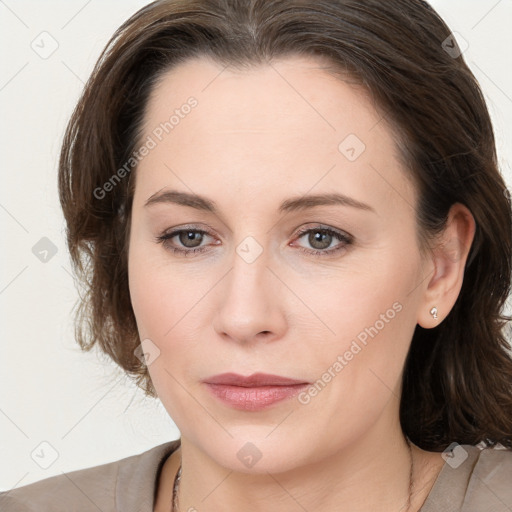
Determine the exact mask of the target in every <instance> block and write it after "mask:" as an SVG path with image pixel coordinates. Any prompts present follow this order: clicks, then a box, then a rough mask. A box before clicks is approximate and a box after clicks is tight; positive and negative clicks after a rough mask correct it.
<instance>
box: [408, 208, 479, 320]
mask: <svg viewBox="0 0 512 512" xmlns="http://www.w3.org/2000/svg"><path fill="white" fill-rule="evenodd" d="M474 235H475V220H474V218H473V215H472V214H471V212H470V211H469V210H468V208H467V207H466V206H464V205H462V204H460V203H455V204H454V205H452V207H451V208H450V211H449V213H448V218H447V220H446V226H445V229H444V231H443V233H442V234H441V235H440V236H439V241H438V243H437V245H436V246H435V248H434V249H433V252H432V258H433V261H432V262H433V263H434V272H433V276H432V277H431V278H430V280H427V281H426V282H428V285H427V287H426V289H425V290H424V294H423V300H422V301H421V304H420V311H419V312H418V320H417V322H418V324H419V325H420V326H421V327H424V328H426V329H431V328H433V327H436V326H438V325H439V324H440V323H441V322H442V321H443V320H444V318H446V317H447V316H448V314H449V312H450V311H451V309H452V307H453V305H454V304H455V302H456V300H457V297H458V296H459V293H460V290H461V288H462V282H463V279H464V269H465V265H466V261H467V257H468V254H469V250H470V248H471V244H472V243H473V238H474Z"/></svg>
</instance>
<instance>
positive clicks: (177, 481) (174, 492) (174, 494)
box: [171, 437, 414, 512]
mask: <svg viewBox="0 0 512 512" xmlns="http://www.w3.org/2000/svg"><path fill="white" fill-rule="evenodd" d="M405 440H406V441H407V447H408V448H409V460H410V463H411V469H410V471H409V496H408V498H407V509H406V512H410V509H411V499H412V490H413V470H414V459H413V456H412V448H411V442H410V441H409V438H408V437H406V438H405ZM180 480H181V463H180V468H179V469H178V472H177V473H176V476H175V477H174V484H173V486H172V508H171V512H179V510H180V509H179V503H178V488H179V486H180ZM402 508H403V507H402ZM400 510H402V509H400Z"/></svg>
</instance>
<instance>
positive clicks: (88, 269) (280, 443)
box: [1, 0, 512, 512]
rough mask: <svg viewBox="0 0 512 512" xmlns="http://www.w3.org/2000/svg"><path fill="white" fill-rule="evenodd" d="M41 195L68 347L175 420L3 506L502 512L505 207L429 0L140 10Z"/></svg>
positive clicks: (173, 5) (175, 5)
mask: <svg viewBox="0 0 512 512" xmlns="http://www.w3.org/2000/svg"><path fill="white" fill-rule="evenodd" d="M59 192H60V198H61V204H62V208H63V211H64V215H65V218H66V221H67V227H68V231H67V237H68V244H69V249H70V252H71V255H72V258H73V261H74V263H75V270H76V272H77V273H78V274H79V275H80V276H81V278H82V279H83V281H84V283H85V284H86V286H87V287H88V288H87V289H88V295H87V296H86V297H85V298H84V302H83V303H82V304H81V309H80V310H79V315H78V317H77V325H78V341H79V343H80V344H81V346H82V348H84V349H90V348H91V347H92V346H94V345H95V344H97V345H99V347H100V348H101V349H102V350H103V351H104V352H105V353H107V354H109V355H110V356H111V357H112V359H113V360H114V361H116V362H117V363H118V364H119V365H120V366H121V367H122V368H123V369H124V370H125V371H126V372H127V373H128V374H129V375H132V376H134V377H135V378H136V380H137V383H138V384H139V385H140V386H141V387H142V388H143V389H144V390H145V392H146V393H147V394H148V395H149V396H153V397H158V398H159V399H160V400H161V401H162V403H163V405H164V406H165V408H166V410H167V411H168V413H169V415H170V416H171V417H172V419H173V420H174V422H175V423H176V425H177V426H178V428H179V429H180V433H181V437H180V439H179V440H177V441H172V442H169V443H165V444H163V445H160V446H157V447H155V448H153V449H151V450H149V451H147V452H144V453H142V454H138V455H134V456H132V457H129V458H126V459H122V460H120V461H115V462H112V463H110V464H105V465H102V466H97V467H93V468H88V469H85V470H79V471H75V472H72V473H69V474H67V475H61V476H56V477H51V478H49V479H46V480H43V481H40V482H37V483H34V484H30V485H28V486H25V487H22V488H19V489H15V490H13V491H11V492H9V493H4V494H3V496H1V498H2V500H3V505H2V510H6V511H9V510H21V509H23V510H52V511H55V510H84V511H85V510H93V509H99V510H103V511H107V510H119V511H121V510H122V511H123V512H125V511H133V512H135V511H137V510H151V511H156V512H168V511H178V510H179V511H194V510H197V511H218V510H227V511H231V510H251V511H260V510H265V511H285V512H286V511H294V510H308V511H313V510H324V511H337V510H341V509H343V510H350V511H351V512H359V511H363V510H364V511H367V510H379V511H384V512H387V511H390V512H391V511H404V512H405V511H407V512H417V511H422V512H432V511H438V510H443V511H462V510H463V511H469V510H471V511H483V510H492V511H495V512H497V511H506V510H510V509H511V508H512V491H511V486H510V482H511V481H512V453H511V449H512V359H511V356H510V353H509V346H508V344H507V341H506V339H505V333H504V328H505V320H507V317H506V316H505V315H504V314H503V306H504V303H505V300H506V298H507V296H508V293H509V291H510V281H511V260H512V243H511V240H512V235H511V232H512V213H511V204H510V196H509V195H508V192H507V190H506V187H505V184H504V181H503V179H502V177H501V175H500V174H499V171H498V169H497V163H496V152H495V143H494V135H493V129H492V126H491V122H490V119H489V114H488V111H487V109H486V106H485V102H484V100H483V97H482V94H481V91H480V88H479V86H478V84H477V82H476V80H475V78H474V76H473V75H472V74H471V72H470V71H469V69H468V67H467V66H466V64H465V63H464V60H463V58H462V57H461V55H460V52H459V51H458V47H457V43H456V41H455V39H454V38H453V36H452V35H451V34H450V31H449V29H448V27H447V26H446V25H445V24H444V22H443V21H442V20H441V19H440V18H439V16H438V15H437V14H436V13H435V12H434V11H433V10H432V8H431V7H430V6H429V5H428V4H427V3H426V2H423V1H420V0H392V1H389V2H381V1H378V0H359V1H349V0H321V1H318V2H304V1H301V0H279V1H268V0H267V1H263V0H251V1H241V0H223V1H221V0H215V1H213V0H183V1H178V0H170V1H169V0H168V1H158V2H154V3H152V4H150V5H148V6H146V7H144V8H143V9H141V10H140V11H139V12H138V13H136V14H135V15H134V16H133V17H132V18H130V19H129V20H128V21H127V22H125V23H124V24H123V25H122V26H121V27H120V28H119V30H118V31H117V32H116V34H115V35H114V36H113V38H112V40H111V41H110V43H109V44H108V46H107V48H106V49H105V51H104V52H103V54H102V56H101V57H100V59H99V61H98V64H97V66H96V68H95V70H94V72H93V74H92V76H91V78H90V80H89V82H88V83H87V85H86V87H85V90H84V92H83V96H82V97H81V99H80V101H79V103H78V106H77V108H76V110H75V112H74V114H73V117H72V119H71V121H70V123H69V126H68V129H67V132H66V136H65V140H64V144H63V147H62V153H61V159H60V167H59ZM23 506H24V507H25V508H22V507H23Z"/></svg>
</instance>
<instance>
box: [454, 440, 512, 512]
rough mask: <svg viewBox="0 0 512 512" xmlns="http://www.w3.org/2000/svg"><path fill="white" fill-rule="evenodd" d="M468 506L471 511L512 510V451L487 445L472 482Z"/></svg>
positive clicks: (505, 511) (480, 457) (472, 476)
mask: <svg viewBox="0 0 512 512" xmlns="http://www.w3.org/2000/svg"><path fill="white" fill-rule="evenodd" d="M464 507H465V508H463V510H465V509H466V508H467V509H468V510H481V511H482V512H484V511H493V512H502V511H503V512H509V511H510V510H512V450H505V449H496V448H484V449H483V450H480V451H479V453H478V457H477V460H476V463H475V465H474V467H473V470H472V472H471V478H470V479H469V482H468V487H467V490H466V496H465V498H464Z"/></svg>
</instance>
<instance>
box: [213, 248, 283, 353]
mask: <svg viewBox="0 0 512 512" xmlns="http://www.w3.org/2000/svg"><path fill="white" fill-rule="evenodd" d="M232 261H233V265H232V268H231V270H230V271H229V272H228V273H227V275H226V276H225V277H224V279H223V280H222V286H221V287H220V288H219V292H218V293H219V295H218V297H219V299H218V303H217V304H218V306H217V307H218V309H217V312H216V314H215V318H214V322H213V326H214V329H215V331H216V332H217V333H218V334H219V336H221V337H223V338H224V339H226V340H231V341H234V342H238V343H244V344H247V343H251V342H262V341H268V342H269V341H274V340H276V339H279V338H282V337H283V336H284V333H285V331H286V328H287V325H286V322H287V321H286V315H285V312H284V307H285V304H284V297H282V292H283V290H282V287H283V286H282V283H280V281H279V279H277V278H276V276H275V275H274V272H272V271H271V270H270V269H269V268H268V259H267V257H266V255H265V251H263V253H262V254H261V255H260V256H259V257H258V258H257V259H256V260H255V261H252V262H248V261H246V260H245V259H244V258H243V257H241V256H240V255H239V254H237V253H235V254H234V257H233V260H232Z"/></svg>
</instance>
